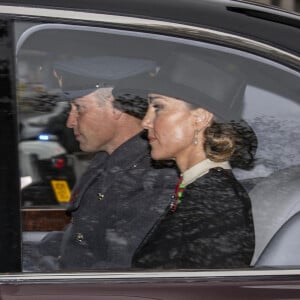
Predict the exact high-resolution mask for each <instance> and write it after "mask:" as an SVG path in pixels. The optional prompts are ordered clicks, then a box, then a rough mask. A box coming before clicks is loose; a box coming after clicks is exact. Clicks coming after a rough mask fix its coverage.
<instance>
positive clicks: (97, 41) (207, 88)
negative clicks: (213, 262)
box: [16, 23, 300, 271]
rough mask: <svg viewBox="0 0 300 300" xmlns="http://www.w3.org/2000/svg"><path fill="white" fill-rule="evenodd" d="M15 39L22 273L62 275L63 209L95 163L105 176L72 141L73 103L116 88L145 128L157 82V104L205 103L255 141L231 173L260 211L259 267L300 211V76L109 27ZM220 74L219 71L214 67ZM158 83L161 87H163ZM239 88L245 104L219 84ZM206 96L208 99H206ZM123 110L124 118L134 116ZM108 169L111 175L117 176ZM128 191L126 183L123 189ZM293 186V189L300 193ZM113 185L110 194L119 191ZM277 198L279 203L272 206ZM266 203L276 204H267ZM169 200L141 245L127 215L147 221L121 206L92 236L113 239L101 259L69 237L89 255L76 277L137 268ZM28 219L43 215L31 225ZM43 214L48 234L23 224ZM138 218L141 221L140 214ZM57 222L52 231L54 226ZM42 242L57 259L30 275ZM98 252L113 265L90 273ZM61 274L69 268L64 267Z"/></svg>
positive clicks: (20, 34)
mask: <svg viewBox="0 0 300 300" xmlns="http://www.w3.org/2000/svg"><path fill="white" fill-rule="evenodd" d="M16 40H17V64H16V68H17V99H18V113H19V136H20V141H19V158H20V176H21V185H22V186H21V190H22V207H23V213H24V218H23V232H24V233H23V241H24V247H23V249H24V262H23V266H24V271H40V270H45V269H47V268H48V269H49V270H57V268H56V267H57V266H58V265H59V264H60V262H59V261H58V260H57V259H58V258H60V259H61V257H63V255H66V254H65V253H59V251H56V250H55V249H57V248H55V247H59V246H58V245H60V243H61V240H62V239H63V237H62V235H61V232H62V230H63V228H64V226H65V225H66V224H68V223H69V222H70V221H71V217H70V216H65V214H64V212H65V209H66V208H67V207H72V206H73V209H74V210H76V209H78V207H76V208H74V205H75V204H76V198H77V197H82V195H80V191H79V190H77V189H76V188H78V185H76V184H78V182H79V181H80V179H81V178H82V175H83V174H84V173H85V172H90V173H95V172H96V171H95V170H96V169H93V168H91V161H92V162H93V163H94V162H95V161H97V163H98V167H97V168H98V169H97V170H99V169H101V168H102V167H103V166H102V165H101V163H100V161H102V159H104V158H103V157H101V158H100V157H99V156H97V155H95V152H93V151H88V152H86V151H83V150H84V149H83V141H82V140H81V139H80V137H78V136H77V139H76V132H73V131H74V130H73V129H74V127H72V126H69V127H71V128H68V126H67V122H70V116H73V114H75V113H76V114H80V113H81V114H82V115H83V114H84V109H85V108H82V107H83V106H84V105H86V103H85V102H84V101H83V100H81V101H77V102H70V100H72V99H78V98H80V97H83V96H84V95H88V94H89V93H91V91H93V89H95V88H96V87H97V88H102V89H108V90H106V92H105V94H101V95H100V97H103V98H105V99H106V98H109V97H110V90H109V88H111V87H112V86H114V85H117V84H116V82H117V83H118V86H119V87H120V88H119V90H118V92H119V93H121V94H120V95H121V96H120V97H123V98H122V99H123V100H124V99H125V100H126V99H127V98H126V97H128V99H129V98H130V97H131V98H132V95H134V98H135V99H134V100H135V102H134V103H135V105H136V110H135V111H134V112H132V111H131V110H130V108H129V109H128V111H130V114H133V115H135V117H136V116H138V118H140V117H139V114H140V110H144V109H145V107H139V105H140V104H141V102H142V100H145V99H146V98H147V97H148V94H147V93H148V92H149V91H151V84H153V86H154V83H155V84H156V86H155V89H156V90H155V91H156V92H157V93H158V94H159V91H160V93H161V94H168V92H169V94H168V95H171V96H173V95H175V96H176V95H177V98H180V99H185V98H193V97H196V98H197V101H198V99H199V98H201V97H202V98H201V101H202V105H203V107H204V108H206V109H208V110H213V111H214V113H215V114H216V115H218V116H219V117H220V119H222V118H224V119H227V120H229V121H234V122H233V123H238V124H239V125H238V126H237V128H236V129H237V130H238V131H239V134H240V136H241V139H240V141H241V142H240V143H242V144H243V143H244V142H245V141H247V142H248V143H249V144H250V146H249V147H251V150H249V149H247V150H246V151H244V152H243V151H241V152H239V154H238V155H236V156H234V158H235V160H231V161H230V163H231V167H232V171H233V173H234V175H235V177H236V178H237V180H238V182H239V183H240V184H241V185H242V186H243V188H244V189H245V191H246V192H247V193H248V194H249V196H250V200H251V205H252V209H251V211H252V215H253V221H254V231H255V244H256V245H255V250H254V255H253V258H252V262H251V264H250V263H249V266H250V265H251V266H255V264H256V263H257V262H258V261H259V257H260V255H261V254H262V252H263V251H264V248H265V247H266V246H267V244H268V243H269V242H270V240H271V239H272V237H273V235H274V234H276V232H277V231H278V230H279V229H280V227H281V226H282V225H283V224H284V223H285V222H286V221H287V220H288V218H289V217H290V216H292V215H293V214H294V213H296V212H297V205H296V203H295V198H293V197H294V196H293V195H291V194H290V193H289V192H288V191H286V189H285V187H284V186H283V183H284V182H286V184H289V188H290V189H291V190H292V191H294V192H295V193H298V194H299V189H298V188H297V187H296V185H297V184H298V183H299V182H298V181H297V180H298V179H297V178H294V176H296V175H295V174H297V172H296V171H295V170H297V168H299V165H300V155H299V150H298V149H299V148H300V145H299V143H300V142H299V139H298V138H297V136H298V135H299V128H300V124H299V122H300V121H299V120H300V118H299V116H300V105H299V101H300V99H299V92H300V91H299V86H300V85H299V74H298V73H297V72H295V71H293V70H290V69H288V68H287V67H285V66H282V65H279V64H278V63H274V62H271V61H269V60H267V59H262V58H259V57H256V56H255V55H252V54H248V53H245V52H242V51H238V50H234V49H230V48H226V47H224V46H222V47H221V46H215V45H211V44H207V43H203V42H197V41H188V40H184V39H179V38H170V37H163V36H160V35H155V34H153V35H151V34H145V33H138V32H127V31H121V30H112V29H105V28H94V27H86V26H82V27H81V26H69V25H61V24H43V25H36V24H30V23H19V24H16ZM184 55H185V59H186V57H188V59H187V61H188V60H191V59H193V61H194V63H193V65H194V66H196V67H195V68H194V69H195V70H196V71H195V72H194V73H193V75H192V76H191V75H190V74H191V73H190V70H186V72H183V67H180V68H181V69H176V63H177V62H178V61H180V60H182V61H184V60H183V58H182V57H183V56H184ZM172 57H176V59H177V61H176V63H174V62H173V63H170V64H169V65H168V62H169V61H172V59H171V58H172ZM178 65H180V64H178ZM212 65H213V66H214V68H211V66H212ZM220 70H221V71H220ZM163 72H165V73H163ZM161 74H163V75H162V76H161ZM182 74H183V75H182ZM171 75H172V82H177V83H178V90H176V89H175V88H174V87H173V85H172V86H171V85H168V84H169V83H168V78H170V76H171ZM160 76H161V77H160ZM124 78H126V80H124ZM128 78H129V79H128ZM157 78H161V79H160V80H158V82H157V81H155V80H156V79H157ZM200 78H201V80H200ZM208 78H209V79H208ZM211 78H213V79H211ZM235 78H239V79H241V78H242V79H243V82H244V83H245V86H244V89H243V93H242V94H241V95H240V94H238V93H232V92H228V94H226V95H225V92H224V90H222V89H221V86H222V85H224V86H226V87H228V86H231V87H233V88H232V89H230V90H234V91H235V92H236V91H237V90H238V87H239V86H238V84H237V82H238V81H236V80H235ZM150 82H151V83H150ZM221 83H222V84H221ZM279 83H280V84H279ZM157 84H158V85H157ZM193 87H197V89H198V91H199V90H201V91H202V92H203V94H201V97H200V96H199V95H200V94H197V93H196V94H195V95H194V94H193ZM214 87H218V88H214ZM219 87H220V88H219ZM228 90H229V89H228ZM244 92H245V93H244ZM174 93H175V94H174ZM176 93H177V94H176ZM208 94H209V95H211V98H209V97H208V98H205V97H204V96H203V95H208ZM114 95H115V94H114ZM237 95H238V96H237ZM175 96H174V97H175ZM225 96H226V97H227V99H228V101H227V102H226V103H225V105H224V103H222V100H220V99H223V98H224V97H225ZM240 96H241V97H240ZM175 98H176V97H175ZM193 99H194V98H193ZM212 99H213V100H212ZM80 106H81V107H80ZM117 108H119V109H122V111H125V112H127V113H128V111H126V107H125V108H124V107H123V106H122V107H121V108H120V107H117ZM81 110H82V111H83V112H81ZM76 118H78V116H76ZM103 118H105V117H104V116H103ZM103 120H105V119H103ZM103 120H102V123H101V121H99V123H100V125H101V126H105V124H104V123H105V121H103ZM245 124H246V126H245ZM100 125H99V126H100ZM245 128H246V129H245ZM107 130H109V128H107ZM74 133H75V136H74ZM242 146H243V145H242ZM242 148H243V147H240V149H242ZM82 149H83V150H82ZM101 155H104V153H102V154H101ZM128 157H129V154H128ZM105 168H109V165H108V166H105ZM105 168H104V169H105ZM172 168H174V167H173V166H172ZM142 174H143V173H141V174H140V176H142ZM135 175H136V174H135ZM173 175H174V173H172V175H170V174H168V176H170V180H169V182H168V184H166V185H165V186H164V191H165V192H166V193H167V194H170V193H171V194H172V188H171V186H174V189H175V185H176V180H175V175H174V176H173ZM99 176H100V175H99ZM172 176H173V177H172ZM176 179H177V178H176ZM114 180H115V181H116V182H118V180H119V179H118V177H117V176H115V179H114ZM124 180H125V179H124ZM124 180H120V183H119V185H121V184H123V181H124ZM104 182H105V179H104ZM153 182H154V181H153ZM292 182H295V186H293V185H292ZM105 184H106V185H107V186H109V185H110V184H111V183H108V182H105ZM135 184H136V183H135V180H130V178H127V179H126V188H124V189H123V194H124V195H126V192H129V191H130V189H131V187H133V186H134V185H135ZM145 185H147V186H151V182H150V183H149V181H147V183H146V184H145ZM159 188H162V187H159ZM94 189H95V190H94V194H93V196H91V195H90V197H89V198H90V199H92V197H94V196H95V197H96V195H97V199H98V200H99V199H100V200H99V201H101V199H105V197H106V190H105V192H104V191H103V189H104V187H103V186H97V187H96V186H94ZM105 189H106V188H105ZM127 189H128V190H127ZM273 192H274V193H275V192H276V193H275V194H276V196H274V195H273ZM294 192H293V193H294ZM160 194H162V192H160ZM266 194H269V196H265V195H266ZM78 195H79V196H78ZM271 195H273V196H272V197H271ZM280 195H282V196H280ZM120 198H122V193H121V194H120ZM133 198H134V197H133ZM283 199H284V201H283ZM134 201H137V200H133V203H135V202H134ZM166 201H167V202H168V203H164V204H163V203H162V204H161V207H159V208H157V211H155V213H153V214H154V215H155V217H153V216H152V217H153V222H152V223H151V222H149V223H147V226H148V227H147V226H145V229H144V231H142V230H141V231H134V234H132V235H135V238H136V240H135V241H134V242H133V237H132V236H129V234H128V230H129V231H130V230H132V228H131V227H130V226H129V225H128V224H129V223H130V222H131V221H132V222H135V221H136V219H133V217H132V218H131V216H130V218H129V217H128V216H129V215H130V214H131V213H132V212H131V211H134V212H135V213H136V214H140V213H141V212H140V211H136V209H137V208H136V207H135V208H132V207H131V208H130V207H126V205H125V204H124V205H123V206H122V205H121V206H120V207H109V208H107V209H108V212H109V214H110V219H107V222H108V223H109V226H108V227H107V228H106V229H105V230H103V232H97V233H94V235H92V238H93V239H96V240H97V239H99V241H100V240H101V238H100V236H101V237H103V236H105V238H104V239H103V240H105V243H106V244H105V245H103V246H102V245H101V247H102V248H101V247H100V246H99V245H96V244H93V243H90V242H89V238H90V237H87V238H86V236H85V234H84V233H83V232H81V231H76V232H72V230H70V235H72V234H73V235H74V243H77V244H78V245H79V246H78V247H77V248H76V250H75V248H72V249H73V251H74V252H76V251H79V250H78V249H79V248H80V247H81V248H84V249H85V251H86V252H85V253H87V252H88V255H87V256H82V261H81V262H80V263H78V265H77V266H75V267H74V268H73V269H78V268H79V269H89V268H91V269H103V268H104V269H113V268H118V267H120V266H121V267H125V268H130V267H131V262H130V257H132V256H133V254H134V253H135V251H136V249H137V248H138V246H140V245H141V244H142V242H143V241H144V237H145V236H146V235H147V234H148V233H149V232H151V229H154V228H155V226H156V225H157V223H156V221H154V219H155V218H157V219H159V217H160V216H161V215H163V212H164V211H165V209H166V207H167V204H170V202H171V201H172V199H171V198H170V197H167V196H166ZM283 202H284V203H285V204H284V205H283ZM74 203H75V204H74ZM124 203H125V202H124ZM136 203H138V202H136ZM76 205H77V204H76ZM89 205H90V204H89ZM88 207H89V206H88V205H87V207H85V209H86V210H88ZM50 208H52V209H53V208H55V209H57V210H58V211H60V213H57V214H56V215H54V214H53V211H52V213H50ZM119 210H120V211H122V213H121V212H120V211H119ZM150 210H151V208H150ZM32 211H34V213H35V215H34V214H32V215H30V217H28V216H29V212H30V213H31V212H32ZM41 211H44V212H45V214H46V215H47V216H48V221H45V219H44V223H43V224H42V225H41V226H36V227H34V226H32V224H31V225H30V226H29V225H28V224H27V222H28V223H30V222H31V223H33V222H34V221H33V220H30V218H37V219H36V220H41V219H42V218H44V217H42V216H41V215H39V217H37V215H38V214H41ZM47 211H48V212H47ZM46 212H47V213H46ZM126 214H128V215H126ZM100 215H101V218H107V216H106V215H104V214H102V213H100V214H99V216H100ZM44 216H45V215H44ZM73 216H74V215H73ZM75 216H76V214H75ZM97 216H98V215H96V214H94V215H93V214H91V220H92V221H93V222H98V221H99V220H98V219H97ZM136 216H138V215H136ZM136 216H135V217H136ZM140 216H142V217H144V218H145V215H143V214H140ZM122 218H123V219H122ZM271 219H272V220H273V221H272V222H271V221H270V220H271ZM53 220H54V221H53ZM155 220H156V219H155ZM25 221H26V224H25ZM80 222H82V220H81V221H80ZM199 222H200V221H199ZM53 223H56V224H55V225H56V227H55V226H53V225H54V224H53ZM58 224H59V226H58ZM139 224H141V223H139ZM121 225H122V226H121ZM125 228H126V230H127V232H125ZM53 230H55V231H59V232H60V233H59V234H58V235H57V236H56V238H55V240H50V239H46V241H45V240H43V238H44V239H45V237H47V236H48V235H47V233H48V232H51V231H53ZM91 230H93V229H91ZM137 236H138V237H137ZM92 238H90V239H92ZM40 240H43V241H44V242H45V245H46V246H47V247H48V246H49V245H51V247H53V249H54V248H55V249H54V250H53V253H52V254H53V257H54V258H55V259H53V260H51V261H50V262H49V261H43V263H42V267H41V266H40V267H37V268H34V267H32V265H31V264H32V261H35V260H36V262H37V265H38V264H39V263H40V259H41V256H40V254H38V253H37V252H38V250H36V249H37V248H36V247H37V246H36V245H37V244H38V243H39V242H40ZM101 241H102V240H101ZM201 242H202V241H201ZM125 245H126V246H125ZM128 245H130V247H129V246H128ZM49 247H50V246H49ZM97 247H100V248H101V251H103V253H104V252H105V253H106V255H105V256H103V257H101V258H97V259H98V261H97V262H96V263H94V262H93V263H91V261H92V260H93V259H94V258H95V257H96V256H97V255H95V252H96V249H98V250H97V251H100V250H99V249H100V248H97ZM69 250H70V249H69ZM70 251H71V250H70ZM108 252H109V254H107V253H108ZM124 253H125V254H124ZM52 254H51V255H52ZM126 254H127V255H126ZM48 256H49V255H48ZM97 257H98V256H97ZM99 257H100V256H99ZM63 259H64V258H62V260H63ZM95 260H96V259H95ZM294 264H297V262H295V263H294ZM233 265H234V264H233ZM299 265H300V262H299ZM65 266H69V265H68V262H67V261H66V262H65ZM52 267H53V269H51V268H52ZM155 267H159V266H155ZM183 267H184V266H183ZM188 267H190V268H192V267H193V266H188ZM43 268H44V269H43Z"/></svg>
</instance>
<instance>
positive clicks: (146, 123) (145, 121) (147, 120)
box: [142, 109, 152, 129]
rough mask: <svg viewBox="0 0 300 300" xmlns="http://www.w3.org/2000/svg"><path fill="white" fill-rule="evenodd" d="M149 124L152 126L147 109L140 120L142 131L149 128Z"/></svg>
mask: <svg viewBox="0 0 300 300" xmlns="http://www.w3.org/2000/svg"><path fill="white" fill-rule="evenodd" d="M151 124H152V120H151V116H150V111H149V109H148V111H147V113H146V115H145V117H144V119H143V120H142V126H143V128H144V129H149V128H151Z"/></svg>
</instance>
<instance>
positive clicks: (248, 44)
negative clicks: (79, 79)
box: [0, 5, 300, 70]
mask: <svg viewBox="0 0 300 300" xmlns="http://www.w3.org/2000/svg"><path fill="white" fill-rule="evenodd" d="M0 12H1V13H0V15H1V14H9V15H15V16H20V17H45V18H55V19H56V20H57V19H60V20H73V21H74V20H76V21H87V22H97V23H101V24H103V25H110V26H120V25H123V26H127V27H130V28H132V29H136V30H151V31H152V32H155V33H161V34H169V35H177V36H182V37H189V38H193V39H203V40H205V41H210V42H215V43H221V44H225V45H230V46H233V47H238V48H239V49H241V50H248V51H251V52H253V53H255V54H259V55H263V56H265V57H267V58H270V59H274V60H277V61H280V62H283V63H285V64H288V65H289V66H291V67H292V68H296V69H298V70H299V69H300V57H299V56H297V55H294V54H292V53H289V52H287V51H284V50H282V49H279V48H276V47H273V46H270V45H268V44H265V43H262V42H258V41H254V40H252V39H249V38H245V37H240V36H237V35H233V34H229V33H225V32H221V31H217V30H211V29H207V28H200V27H196V26H190V25H185V24H180V23H175V22H167V21H158V20H147V19H142V18H137V17H127V16H117V15H110V14H101V13H99V14H98V13H90V12H80V11H72V10H62V9H52V8H51V9H48V8H37V7H21V6H13V5H11V6H9V5H0Z"/></svg>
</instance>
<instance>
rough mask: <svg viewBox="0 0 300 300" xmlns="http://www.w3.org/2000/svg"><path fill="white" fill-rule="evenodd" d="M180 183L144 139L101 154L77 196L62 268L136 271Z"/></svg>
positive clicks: (137, 138)
mask: <svg viewBox="0 0 300 300" xmlns="http://www.w3.org/2000/svg"><path fill="white" fill-rule="evenodd" d="M177 179H178V172H177V170H176V169H175V168H174V167H166V166H162V165H161V164H157V163H155V162H154V161H153V160H152V159H151V157H150V152H149V145H148V142H147V140H145V139H144V138H143V137H142V135H141V134H139V135H137V136H135V137H133V138H131V139H130V140H128V141H127V142H125V143H124V144H122V145H121V146H120V147H119V148H118V149H116V150H115V151H114V152H113V153H112V154H111V155H107V154H106V153H104V152H100V153H98V154H96V156H95V157H94V159H93V160H92V162H91V164H90V167H89V168H88V169H87V171H86V172H85V173H84V174H83V176H82V178H81V179H80V181H79V182H78V184H76V186H75V187H74V189H73V192H72V197H71V202H70V205H69V208H68V211H69V212H70V213H71V215H72V222H71V223H70V224H69V225H68V226H67V228H66V229H65V230H64V232H63V236H62V241H61V244H60V246H59V247H60V249H59V252H58V253H56V254H58V261H59V267H60V268H61V269H81V270H82V269H107V268H109V269H111V268H118V269H121V268H129V267H131V260H132V256H133V254H134V252H135V250H136V248H137V246H138V245H139V244H140V243H141V242H142V240H143V239H144V237H145V235H146V234H147V232H148V231H149V230H150V229H151V228H152V227H153V225H154V224H155V223H156V221H157V219H159V218H160V216H161V215H162V214H163V213H164V211H165V209H166V207H167V206H168V205H170V202H171V201H172V195H173V192H174V187H175V185H176V181H177ZM45 240H47V238H46V239H45ZM49 240H50V241H51V238H50V239H49ZM46 244H47V242H46V243H44V246H46ZM49 244H51V243H49V241H48V245H49ZM52 244H53V241H52ZM41 247H42V246H40V248H41ZM46 247H47V246H46ZM50 248H51V247H50ZM43 252H44V255H47V250H45V249H44V250H43Z"/></svg>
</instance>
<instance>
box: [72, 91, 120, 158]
mask: <svg viewBox="0 0 300 300" xmlns="http://www.w3.org/2000/svg"><path fill="white" fill-rule="evenodd" d="M101 92H102V91H101V90H98V91H97V92H93V93H91V94H88V95H86V96H83V97H81V98H77V99H75V100H73V101H72V102H71V111H70V114H69V117H68V120H67V123H66V125H67V127H68V128H72V129H73V132H74V135H75V137H76V140H77V141H78V142H79V144H80V149H81V150H82V151H85V152H98V151H106V152H108V153H110V152H111V147H112V145H113V144H114V137H115V134H116V130H117V129H116V128H117V126H116V119H115V118H114V108H113V106H112V96H110V97H107V91H103V95H104V94H106V95H105V97H104V96H103V97H101Z"/></svg>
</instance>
